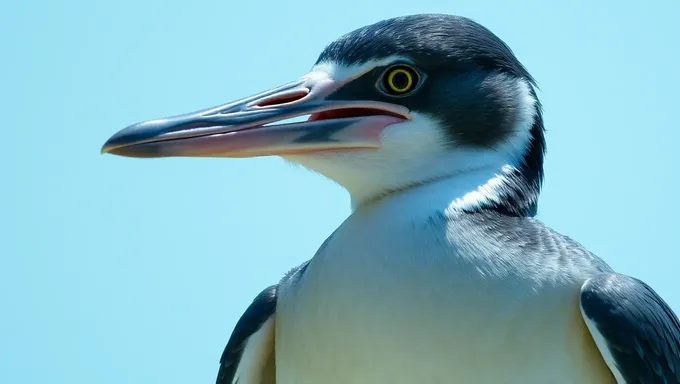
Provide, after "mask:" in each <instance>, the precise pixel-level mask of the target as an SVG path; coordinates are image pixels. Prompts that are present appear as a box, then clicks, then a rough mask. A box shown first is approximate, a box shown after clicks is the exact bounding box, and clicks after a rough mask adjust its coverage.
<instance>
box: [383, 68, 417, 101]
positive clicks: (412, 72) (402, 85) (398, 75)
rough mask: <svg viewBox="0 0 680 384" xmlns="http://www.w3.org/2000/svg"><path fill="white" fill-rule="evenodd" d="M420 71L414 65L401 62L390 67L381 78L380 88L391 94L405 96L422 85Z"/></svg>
mask: <svg viewBox="0 0 680 384" xmlns="http://www.w3.org/2000/svg"><path fill="white" fill-rule="evenodd" d="M420 79H421V76H420V73H419V72H418V71H417V70H416V69H415V68H413V67H411V66H408V65H404V64H399V65H395V66H392V67H390V68H388V69H387V70H386V71H385V72H384V73H383V75H382V78H381V79H380V81H379V83H380V88H381V91H382V92H383V93H386V94H387V95H389V96H405V95H407V94H409V93H411V92H413V91H414V90H415V89H416V88H417V87H418V85H420Z"/></svg>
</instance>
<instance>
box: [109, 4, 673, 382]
mask: <svg viewBox="0 0 680 384" xmlns="http://www.w3.org/2000/svg"><path fill="white" fill-rule="evenodd" d="M295 118H297V119H298V121H293V120H294V119H295ZM291 119H293V120H291ZM546 148H547V146H546V138H545V125H544V119H543V107H542V105H541V103H540V101H539V99H538V86H537V82H536V81H535V80H534V78H533V77H532V76H531V75H530V73H529V72H528V70H527V69H526V67H525V66H524V65H523V64H522V63H521V62H520V61H519V59H518V58H517V57H516V55H515V54H514V53H513V51H512V50H511V49H510V47H509V46H508V45H507V44H506V43H505V42H504V41H503V40H501V38H499V37H498V36H497V35H496V34H494V33H493V32H492V31H491V30H490V29H488V28H487V27H485V26H483V25H482V24H480V23H478V22H476V21H474V20H472V19H470V18H467V17H463V16H456V15H449V14H414V15H406V16H400V17H394V18H390V19H385V20H382V21H378V22H375V23H373V24H370V25H366V26H364V27H361V28H358V29H356V30H354V31H351V32H349V33H346V34H345V35H343V36H341V37H339V38H338V39H336V40H335V41H333V42H331V43H330V44H328V45H327V46H326V47H325V48H324V49H323V50H322V52H321V53H320V55H319V56H318V59H317V61H316V63H315V64H314V65H313V67H312V69H311V70H310V71H309V72H308V73H307V74H306V75H304V76H302V77H300V78H298V79H297V80H293V81H291V82H288V83H286V84H284V85H281V86H278V87H275V88H272V89H270V90H267V91H264V92H261V93H259V94H256V95H253V96H250V97H246V98H243V99H240V100H236V101H233V102H229V103H227V104H222V105H219V106H216V107H211V108H207V109H204V110H201V111H197V112H192V113H187V114H182V115H176V116H172V117H168V118H161V119H154V120H148V121H143V122H141V123H136V124H133V125H131V126H128V127H127V128H124V129H122V130H120V131H119V132H118V133H115V134H114V135H113V136H111V137H110V138H109V139H108V140H107V141H106V143H105V144H104V146H103V147H102V152H103V153H110V154H114V155H118V156H127V157H135V158H162V157H219V158H244V157H259V156H279V157H281V158H283V159H284V160H286V161H288V162H292V163H295V164H298V165H302V166H303V167H305V168H307V169H309V170H311V171H314V172H316V173H318V174H321V175H323V176H325V177H326V178H328V179H330V180H332V181H334V182H336V183H337V184H339V185H340V186H341V187H343V188H344V189H346V190H347V191H348V193H349V196H350V200H351V213H350V214H349V216H348V217H347V218H346V220H345V221H344V222H342V224H341V225H340V226H339V227H338V228H337V229H336V230H335V231H334V232H333V233H332V234H330V235H329V236H328V238H327V239H326V240H325V241H324V242H323V244H322V245H321V246H320V247H319V249H318V251H317V252H316V253H315V254H314V255H313V256H312V257H311V258H307V257H306V258H305V259H307V261H305V262H304V263H302V264H301V265H299V266H297V267H295V268H292V269H291V270H290V271H288V272H287V273H285V274H283V277H282V278H281V280H280V281H278V282H272V283H273V284H272V285H271V286H269V287H266V288H265V289H263V290H262V291H261V292H260V293H259V294H258V295H257V296H256V297H255V298H254V299H253V301H252V303H251V304H250V305H249V306H248V307H247V308H246V309H245V311H244V312H243V315H242V316H241V318H240V319H239V320H238V321H237V323H236V325H235V327H234V330H233V332H232V334H231V336H230V338H229V340H228V343H227V346H226V348H225V349H224V353H223V355H222V357H221V360H220V367H219V371H218V374H217V379H216V382H217V383H218V384H235V383H238V384H273V383H277V384H312V383H313V384H318V383H326V384H340V383H343V384H347V383H357V384H363V383H367V384H368V383H370V384H376V383H390V384H401V383H428V384H438V383H522V384H527V383H541V384H545V383H556V384H559V383H580V384H585V383H680V322H679V321H678V317H677V315H676V314H675V313H674V312H673V310H672V309H671V308H670V307H669V305H668V304H667V303H666V302H665V301H664V300H663V299H662V298H661V297H660V296H659V295H658V294H657V293H656V292H655V291H654V290H653V288H651V287H650V286H649V285H648V284H646V283H644V282H643V281H641V280H639V279H637V278H635V277H632V276H628V275H625V274H621V273H617V272H616V271H614V270H613V269H612V268H611V267H610V266H609V265H608V264H607V263H606V262H605V261H604V260H603V259H602V258H600V257H598V256H596V255H595V254H593V253H592V252H590V251H588V250H587V249H586V248H585V247H584V246H583V245H581V244H580V243H578V242H577V241H576V240H574V239H572V238H570V237H568V236H566V235H563V234H561V233H558V232H556V231H555V230H553V229H551V228H550V227H548V226H547V225H546V224H544V223H543V222H541V221H540V220H538V219H537V218H536V215H537V212H538V198H539V194H540V191H541V187H542V185H543V178H544V169H543V163H544V157H545V154H546Z"/></svg>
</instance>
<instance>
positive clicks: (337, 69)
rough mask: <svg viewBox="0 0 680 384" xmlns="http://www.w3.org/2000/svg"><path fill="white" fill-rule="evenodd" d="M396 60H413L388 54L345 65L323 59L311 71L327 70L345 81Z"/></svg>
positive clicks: (407, 61)
mask: <svg viewBox="0 0 680 384" xmlns="http://www.w3.org/2000/svg"><path fill="white" fill-rule="evenodd" d="M395 62H401V63H403V62H406V63H411V64H413V63H412V61H411V60H410V59H408V58H406V57H403V56H396V55H393V56H388V57H385V58H383V59H379V60H369V61H367V62H365V63H362V64H359V65H350V66H347V65H343V64H340V63H337V62H334V61H322V62H321V63H319V64H317V65H315V66H314V67H313V68H312V70H311V72H316V71H319V72H325V73H326V74H328V76H329V77H330V78H332V79H333V80H335V81H340V82H342V81H345V80H348V79H352V78H356V77H358V76H361V75H363V74H364V73H366V72H368V71H370V70H371V69H373V68H375V67H381V66H385V65H390V64H392V63H395Z"/></svg>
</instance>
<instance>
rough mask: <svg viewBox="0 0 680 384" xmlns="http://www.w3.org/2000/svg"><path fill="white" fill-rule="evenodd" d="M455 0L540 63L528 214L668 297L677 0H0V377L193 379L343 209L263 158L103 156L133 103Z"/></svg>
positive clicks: (213, 96) (152, 111)
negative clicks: (538, 179) (536, 193)
mask: <svg viewBox="0 0 680 384" xmlns="http://www.w3.org/2000/svg"><path fill="white" fill-rule="evenodd" d="M422 12H444V13H454V14H460V15H465V16H469V17H472V18H474V19H475V20H477V21H480V22H482V23H483V24H484V25H486V26H488V27H489V28H491V29H492V30H493V31H494V32H495V33H497V34H498V35H499V36H501V37H502V38H503V39H504V40H505V41H506V42H507V43H508V44H509V45H510V46H511V47H512V48H513V49H514V51H515V53H516V54H517V55H518V57H519V58H520V60H521V61H522V62H523V63H524V64H525V65H526V66H527V67H528V68H529V70H530V71H531V73H532V74H533V75H534V76H535V77H536V78H537V79H538V81H539V83H540V86H541V93H540V97H541V100H542V101H543V103H544V107H545V117H546V123H547V128H548V130H549V132H548V148H549V155H548V158H547V180H546V185H545V189H544V193H543V195H542V200H541V207H540V209H541V211H540V215H539V217H540V218H541V219H542V220H544V221H545V222H547V223H548V224H549V225H551V226H552V227H554V228H555V229H557V230H559V231H561V232H563V233H566V234H568V235H570V236H572V237H574V238H576V239H577V240H579V241H580V242H582V243H583V244H585V245H586V246H587V247H589V248H590V249H591V250H593V251H594V252H596V253H597V254H598V255H600V256H602V257H603V258H605V259H606V260H607V261H608V262H609V263H611V264H612V265H613V266H614V267H615V268H616V269H618V270H619V271H621V272H624V273H628V274H632V275H634V276H637V277H639V278H642V279H644V280H645V281H647V282H648V283H650V284H651V285H652V286H653V287H654V288H655V289H656V290H657V291H658V292H659V293H661V294H662V295H663V297H665V298H666V300H667V301H668V302H669V303H670V304H671V306H672V307H673V308H674V309H675V310H676V311H680V291H679V290H678V278H677V271H678V267H680V261H679V260H680V253H679V252H678V245H677V236H678V235H680V223H679V222H678V217H680V202H679V199H678V198H677V196H678V195H679V193H678V187H679V186H680V184H679V181H678V165H679V164H680V154H679V153H678V150H677V148H678V142H680V133H679V132H680V126H679V125H678V110H679V109H680V108H679V105H678V104H679V101H680V98H679V97H678V89H680V71H679V70H678V68H680V53H679V51H678V49H677V37H678V36H680V27H679V26H678V21H677V15H678V14H680V2H678V1H674V0H668V1H644V2H643V1H638V2H633V1H600V2H590V1H585V0H575V1H569V2H562V3H561V4H559V5H555V4H548V2H544V1H539V0H535V1H510V2H509V1H479V0H474V1H473V0H468V1H441V0H439V1H438V0H419V1H401V0H394V1H390V2H368V1H365V0H343V1H341V2H340V1H335V2H318V1H309V0H300V1H287V2H283V1H266V2H263V1H257V2H249V1H242V2H237V1H232V0H221V1H206V0H196V1H145V2H142V1H140V2H137V1H132V0H120V1H115V2H94V1H78V0H72V1H36V0H33V1H12V2H6V3H3V5H2V10H1V11H0V52H1V53H2V58H1V59H0V113H1V119H0V122H1V124H2V127H1V128H0V132H1V133H2V140H1V143H2V150H0V164H1V165H0V167H1V169H2V179H1V180H2V182H1V183H2V187H1V188H0V197H1V198H0V212H2V219H3V220H2V222H1V224H0V225H1V228H0V240H1V241H0V311H1V312H0V382H2V383H8V384H10V383H11V384H14V383H17V384H18V383H42V382H50V383H70V384H74V383H147V384H148V383H188V382H193V383H205V382H212V381H213V380H214V377H215V374H216V370H217V367H218V360H219V357H220V354H221V352H222V349H223V347H224V345H225V343H226V341H227V339H228V337H229V334H230V333H231V330H232V327H233V326H234V324H235V322H236V321H237V319H238V317H239V316H240V314H241V312H242V311H243V310H244V309H245V307H246V306H247V305H248V303H249V302H250V301H251V299H252V298H253V297H254V295H255V294H257V293H258V292H259V291H260V290H261V289H262V288H263V287H265V286H266V285H269V284H271V283H273V282H276V281H277V280H278V279H279V278H280V276H281V275H282V274H283V273H285V272H286V271H287V270H288V268H290V267H292V266H295V265H297V264H299V263H300V262H302V261H303V260H306V259H307V258H309V257H310V256H311V255H312V254H313V252H314V251H315V250H316V248H317V247H318V246H319V244H320V243H321V242H322V241H323V240H324V239H325V237H326V236H327V235H328V234H329V233H330V232H331V231H332V230H333V229H334V228H335V227H336V226H337V225H338V224H339V223H340V222H341V221H342V220H343V219H344V217H345V216H346V215H347V214H348V212H349V199H348V196H347V194H346V193H345V192H344V191H343V190H341V189H340V188H339V187H337V186H336V185H334V184H333V183H332V182H329V181H326V180H324V179H322V178H321V177H319V176H316V175H313V174H312V173H309V172H307V171H305V170H303V169H297V168H293V167H291V166H289V165H286V164H285V163H284V162H283V161H282V160H280V159H278V158H260V159H243V160H227V159H160V160H137V159H125V158H119V157H114V156H101V155H99V149H100V146H101V144H102V143H103V142H104V141H105V140H106V139H107V138H108V137H109V136H110V135H111V134H113V133H114V132H116V131H117V130H119V129H120V128H123V127H125V126H127V125H128V124H130V123H133V122H136V121H139V120H144V119H149V118H155V117H162V116H166V115H172V114H177V113H182V112H188V111H192V110H196V109H199V108H203V107H208V106H212V105H216V104H220V103H222V102H225V101H229V100H231V99H234V98H238V97H241V96H246V95H250V94H252V93H255V92H258V91H260V90H263V89H266V88H268V87H270V86H274V85H278V84H281V83H283V82H286V81H288V80H291V79H295V78H297V77H298V76H300V75H302V74H304V73H305V72H306V71H307V70H308V69H309V68H310V67H311V65H312V64H313V62H314V61H315V59H316V55H317V54H318V53H319V51H320V50H321V49H322V48H323V47H324V45H325V44H326V43H328V42H330V41H331V40H333V39H334V38H336V37H338V36H339V35H341V34H343V33H345V32H347V31H349V30H351V29H354V28H357V27H360V26H362V25H365V24H368V23H372V22H375V21H378V20H380V19H383V18H387V17H391V16H397V15H404V14H411V13H422Z"/></svg>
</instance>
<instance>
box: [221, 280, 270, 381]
mask: <svg viewBox="0 0 680 384" xmlns="http://www.w3.org/2000/svg"><path fill="white" fill-rule="evenodd" d="M277 290H278V284H276V285H272V286H269V287H267V288H265V289H264V290H263V291H262V292H260V294H259V295H257V296H256V297H255V299H254V300H253V302H252V303H251V304H250V306H248V308H247V309H246V311H245V312H244V313H243V315H242V316H241V318H240V319H239V320H238V322H237V323H236V327H234V330H233V331H232V333H231V337H230V338H229V341H228V342H227V346H226V347H225V348H224V352H223V353H222V357H221V358H220V369H219V371H218V373H217V380H216V383H217V384H232V382H233V380H234V376H235V375H236V370H237V369H238V365H239V363H240V361H241V357H242V356H243V351H244V349H245V347H246V343H247V342H248V340H249V338H250V336H252V335H253V334H254V333H255V332H257V331H258V330H259V329H260V327H262V325H263V324H264V323H265V322H266V321H267V320H269V318H270V317H271V316H272V315H273V314H274V312H275V311H276V295H277Z"/></svg>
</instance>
